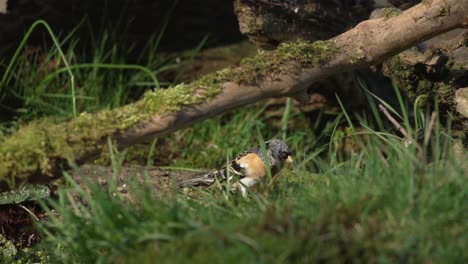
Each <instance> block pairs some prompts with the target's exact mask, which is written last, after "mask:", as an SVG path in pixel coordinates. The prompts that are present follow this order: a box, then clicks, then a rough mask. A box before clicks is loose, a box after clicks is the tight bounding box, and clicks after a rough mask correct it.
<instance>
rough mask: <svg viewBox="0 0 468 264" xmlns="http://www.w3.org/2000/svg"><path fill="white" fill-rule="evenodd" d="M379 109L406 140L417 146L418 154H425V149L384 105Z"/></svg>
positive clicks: (380, 105)
mask: <svg viewBox="0 0 468 264" xmlns="http://www.w3.org/2000/svg"><path fill="white" fill-rule="evenodd" d="M379 109H380V111H382V113H383V114H384V115H385V116H386V117H387V119H388V120H389V121H390V122H391V123H392V124H393V126H394V127H395V128H396V129H397V130H398V131H399V132H400V133H401V134H402V135H403V136H404V137H405V139H406V140H408V141H409V142H410V143H411V144H413V145H414V146H416V148H417V149H418V153H420V154H421V153H424V149H423V147H421V145H420V144H419V143H418V142H417V141H416V140H415V139H414V138H413V137H412V136H411V135H410V134H409V133H408V132H407V131H406V129H404V128H403V127H402V126H401V125H400V123H398V121H396V120H395V118H393V116H392V115H391V114H390V113H389V112H388V111H387V109H386V108H385V107H384V106H383V105H382V104H379Z"/></svg>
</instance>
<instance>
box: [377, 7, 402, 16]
mask: <svg viewBox="0 0 468 264" xmlns="http://www.w3.org/2000/svg"><path fill="white" fill-rule="evenodd" d="M401 13H402V11H401V10H400V9H398V8H393V7H389V8H382V15H383V17H384V18H385V19H389V18H391V17H396V16H398V15H400V14H401Z"/></svg>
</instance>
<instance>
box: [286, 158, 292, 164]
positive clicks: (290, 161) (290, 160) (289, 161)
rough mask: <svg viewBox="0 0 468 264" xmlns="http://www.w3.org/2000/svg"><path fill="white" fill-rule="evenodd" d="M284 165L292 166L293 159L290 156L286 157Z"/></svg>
mask: <svg viewBox="0 0 468 264" xmlns="http://www.w3.org/2000/svg"><path fill="white" fill-rule="evenodd" d="M286 163H289V164H292V163H293V158H292V157H291V156H288V158H287V159H286Z"/></svg>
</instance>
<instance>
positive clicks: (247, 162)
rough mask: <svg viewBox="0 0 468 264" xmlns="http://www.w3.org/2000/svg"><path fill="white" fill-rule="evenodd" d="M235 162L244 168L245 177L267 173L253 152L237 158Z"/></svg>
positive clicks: (260, 160)
mask: <svg viewBox="0 0 468 264" xmlns="http://www.w3.org/2000/svg"><path fill="white" fill-rule="evenodd" d="M236 162H237V163H238V164H239V165H240V167H242V168H243V169H244V170H245V175H244V176H245V177H254V178H257V177H265V175H266V174H267V173H266V171H267V170H266V166H265V164H264V163H263V161H262V159H261V158H260V157H259V156H258V155H257V154H255V153H249V154H247V155H245V156H243V157H241V158H239V159H237V160H236Z"/></svg>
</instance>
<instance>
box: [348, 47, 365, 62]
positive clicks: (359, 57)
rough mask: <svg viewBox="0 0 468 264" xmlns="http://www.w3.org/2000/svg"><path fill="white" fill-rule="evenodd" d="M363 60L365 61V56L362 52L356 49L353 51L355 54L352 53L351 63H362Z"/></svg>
mask: <svg viewBox="0 0 468 264" xmlns="http://www.w3.org/2000/svg"><path fill="white" fill-rule="evenodd" d="M362 59H364V54H362V51H361V50H359V49H356V50H353V52H352V53H351V58H350V59H349V62H351V63H353V64H354V63H358V62H360V61H361V60H362Z"/></svg>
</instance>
